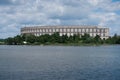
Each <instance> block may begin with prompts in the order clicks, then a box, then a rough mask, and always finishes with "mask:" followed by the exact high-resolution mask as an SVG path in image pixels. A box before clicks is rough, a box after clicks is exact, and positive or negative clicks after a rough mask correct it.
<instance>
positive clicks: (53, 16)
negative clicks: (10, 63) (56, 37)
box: [0, 0, 120, 38]
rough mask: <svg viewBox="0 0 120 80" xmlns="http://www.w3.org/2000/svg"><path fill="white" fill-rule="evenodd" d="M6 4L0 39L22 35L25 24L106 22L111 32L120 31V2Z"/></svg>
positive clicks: (0, 14)
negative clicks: (21, 31)
mask: <svg viewBox="0 0 120 80" xmlns="http://www.w3.org/2000/svg"><path fill="white" fill-rule="evenodd" d="M2 1H3V0H2ZM3 3H4V6H3V4H0V38H5V37H9V36H15V35H16V34H19V33H20V30H19V29H20V28H21V27H22V25H26V24H36V25H37V24H39V25H82V24H86V25H103V26H108V27H110V28H112V30H113V31H111V33H112V34H113V33H118V34H120V31H119V30H118V29H119V25H120V20H119V18H120V12H119V11H120V1H117V2H114V1H113V0H5V1H4V2H3ZM12 26H13V27H12ZM3 35H4V36H3Z"/></svg>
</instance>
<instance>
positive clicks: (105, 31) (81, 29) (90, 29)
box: [21, 26, 109, 39]
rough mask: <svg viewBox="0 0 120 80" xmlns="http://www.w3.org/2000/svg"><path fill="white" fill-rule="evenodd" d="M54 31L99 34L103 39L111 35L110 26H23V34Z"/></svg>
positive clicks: (50, 32)
mask: <svg viewBox="0 0 120 80" xmlns="http://www.w3.org/2000/svg"><path fill="white" fill-rule="evenodd" d="M54 32H59V33H60V36H62V35H65V34H67V35H68V36H73V35H74V34H79V35H84V34H85V33H87V34H89V35H90V36H92V37H95V36H96V35H99V36H100V37H101V38H102V39H103V38H105V39H107V38H108V37H109V28H105V27H99V26H32V27H23V28H21V34H33V35H35V36H40V35H44V34H49V35H51V34H53V33H54Z"/></svg>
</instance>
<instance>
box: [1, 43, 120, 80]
mask: <svg viewBox="0 0 120 80" xmlns="http://www.w3.org/2000/svg"><path fill="white" fill-rule="evenodd" d="M0 80H120V46H119V45H114V46H7V45H1V46H0Z"/></svg>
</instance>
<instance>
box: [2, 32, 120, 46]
mask: <svg viewBox="0 0 120 80" xmlns="http://www.w3.org/2000/svg"><path fill="white" fill-rule="evenodd" d="M0 42H1V44H7V45H24V44H26V45H104V44H105V45H107V44H108V45H109V44H120V36H118V35H117V34H115V35H114V36H113V37H109V38H108V39H101V38H100V36H99V35H96V36H95V37H90V35H89V34H85V35H83V36H81V37H80V35H79V34H77V35H76V34H74V35H73V36H69V37H68V36H67V35H63V36H60V35H59V33H58V32H56V33H54V34H52V35H48V34H45V35H41V36H34V35H17V36H15V37H9V38H7V39H4V40H3V39H1V40H0Z"/></svg>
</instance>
